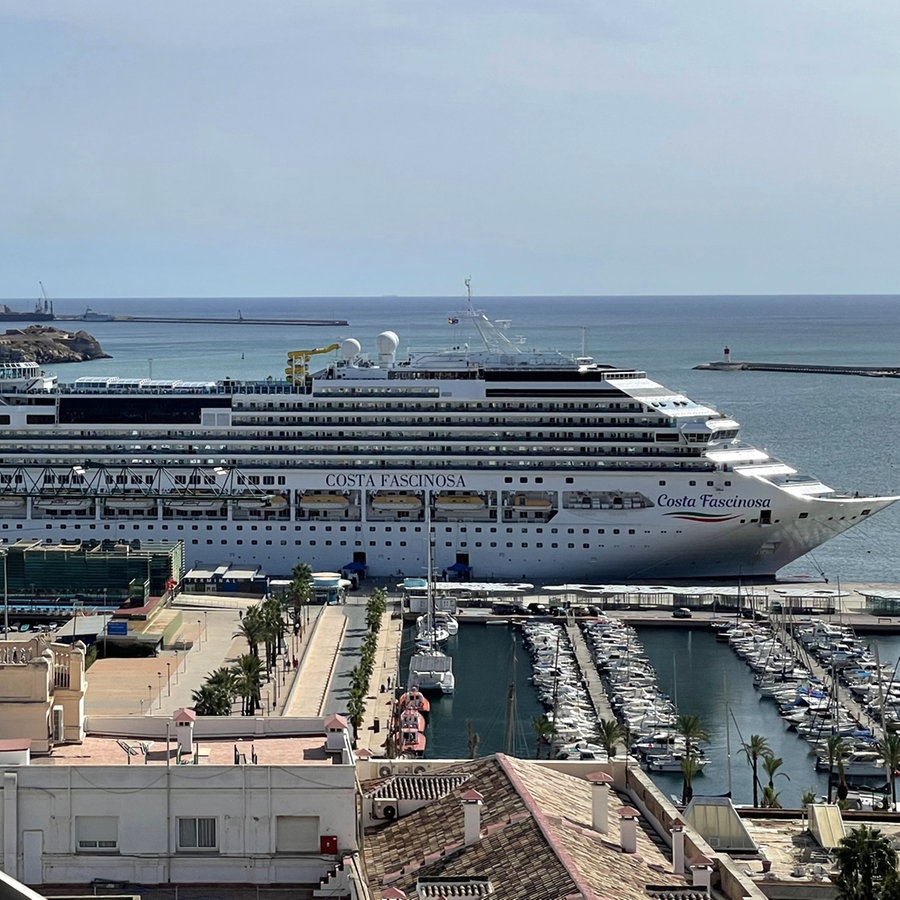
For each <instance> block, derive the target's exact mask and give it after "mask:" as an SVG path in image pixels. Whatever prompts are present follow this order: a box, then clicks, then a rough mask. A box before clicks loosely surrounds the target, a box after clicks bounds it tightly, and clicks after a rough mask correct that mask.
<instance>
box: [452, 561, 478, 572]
mask: <svg viewBox="0 0 900 900" xmlns="http://www.w3.org/2000/svg"><path fill="white" fill-rule="evenodd" d="M447 571H448V572H471V571H472V567H471V566H467V565H466V564H465V563H453V565H452V566H447Z"/></svg>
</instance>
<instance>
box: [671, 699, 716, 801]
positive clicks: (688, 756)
mask: <svg viewBox="0 0 900 900" xmlns="http://www.w3.org/2000/svg"><path fill="white" fill-rule="evenodd" d="M675 730H676V731H677V732H678V733H679V734H680V735H681V736H682V737H683V738H684V759H682V761H681V772H682V774H683V775H684V783H683V785H682V788H681V802H682V803H685V804H687V803H690V800H691V797H693V796H694V776H695V775H696V774H697V773H698V772H699V771H700V765H699V763H698V762H697V757H696V754H695V753H694V748H695V745H696V744H698V743H699V742H700V741H708V740H709V732H708V731H707V730H706V728H705V727H704V725H703V721H702V719H701V718H700V716H695V715H681V716H679V717H678V721H677V723H676V724H675Z"/></svg>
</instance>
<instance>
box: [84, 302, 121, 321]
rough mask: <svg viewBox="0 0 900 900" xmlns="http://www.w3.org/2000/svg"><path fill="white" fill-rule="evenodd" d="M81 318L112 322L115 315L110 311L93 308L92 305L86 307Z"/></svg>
mask: <svg viewBox="0 0 900 900" xmlns="http://www.w3.org/2000/svg"><path fill="white" fill-rule="evenodd" d="M79 318H80V319H81V321H82V322H112V321H114V320H115V316H112V315H110V314H109V313H104V312H97V310H95V309H91V307H90V306H89V307H87V309H85V311H84V312H83V313H82V314H81V315H80V316H79Z"/></svg>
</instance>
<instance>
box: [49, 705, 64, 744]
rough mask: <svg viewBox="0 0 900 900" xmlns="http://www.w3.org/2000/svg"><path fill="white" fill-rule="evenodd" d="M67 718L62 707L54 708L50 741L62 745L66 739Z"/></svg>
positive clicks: (51, 715)
mask: <svg viewBox="0 0 900 900" xmlns="http://www.w3.org/2000/svg"><path fill="white" fill-rule="evenodd" d="M65 735H66V716H65V710H64V709H63V708H62V707H61V706H54V707H53V708H52V709H51V710H50V739H51V740H52V741H53V742H54V743H56V744H60V743H62V742H63V741H64V740H65V739H66V737H65Z"/></svg>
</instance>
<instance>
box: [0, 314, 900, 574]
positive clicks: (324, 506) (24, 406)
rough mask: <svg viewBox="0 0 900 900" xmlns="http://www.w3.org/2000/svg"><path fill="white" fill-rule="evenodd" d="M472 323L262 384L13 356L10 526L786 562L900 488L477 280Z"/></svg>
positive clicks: (230, 551)
mask: <svg viewBox="0 0 900 900" xmlns="http://www.w3.org/2000/svg"><path fill="white" fill-rule="evenodd" d="M450 321H451V323H453V324H458V325H459V327H460V331H459V333H460V334H461V335H462V333H463V331H462V329H463V328H464V327H466V328H467V329H468V331H469V332H470V333H471V338H472V340H471V342H466V343H460V344H458V345H457V346H455V347H452V348H450V349H447V350H445V351H434V352H426V353H417V354H414V355H410V356H407V357H404V358H400V355H399V354H398V352H397V348H398V346H399V338H398V337H397V335H396V334H395V333H394V332H392V331H384V332H383V333H381V334H380V335H378V336H377V338H376V342H375V347H374V353H371V354H368V355H367V354H364V353H363V351H362V347H361V344H360V342H359V341H357V340H356V339H353V338H348V339H345V340H343V341H342V342H340V343H335V344H331V345H330V346H327V347H322V348H320V349H311V350H297V351H293V352H291V353H289V354H288V358H287V367H286V370H285V375H284V377H283V378H281V379H278V380H274V379H269V380H266V381H260V382H241V381H233V380H228V379H225V380H222V381H209V382H205V381H204V382H195V381H161V380H152V379H143V378H142V379H134V380H132V379H123V378H114V377H102V378H97V377H91V378H79V379H77V380H76V381H74V382H72V383H70V384H63V383H59V382H57V380H56V378H55V377H54V376H52V375H50V374H47V373H44V372H43V371H41V369H40V368H39V366H37V365H34V364H31V363H4V364H0V426H2V429H0V540H4V541H10V540H15V539H18V538H30V539H37V540H53V541H58V540H78V539H83V540H86V539H98V538H99V539H116V540H141V539H153V540H160V539H170V540H174V539H181V540H183V541H184V542H185V555H186V559H188V560H190V561H191V562H192V563H194V562H196V563H198V564H219V563H221V562H222V561H223V560H226V561H227V560H228V559H239V560H246V561H251V560H252V561H254V562H257V563H260V564H261V565H262V566H263V567H264V568H265V570H266V571H267V572H268V573H269V574H270V575H279V574H284V573H288V572H290V571H291V569H292V567H293V566H294V565H296V564H297V563H298V562H307V563H309V564H310V565H311V566H312V567H313V568H314V569H327V570H335V571H336V570H342V569H346V568H347V567H348V566H349V567H352V569H353V570H355V571H356V572H360V573H363V574H368V575H371V576H396V575H421V574H422V573H423V572H424V571H425V567H426V553H427V547H428V536H427V534H426V531H427V530H428V528H430V530H431V535H432V540H433V547H434V551H433V552H434V560H433V563H434V571H435V572H441V571H444V572H446V571H448V570H449V571H450V572H453V573H464V574H466V573H468V574H472V575H474V576H475V577H477V578H479V579H494V578H497V579H506V580H510V579H512V580H518V579H521V580H528V581H540V580H541V579H552V580H553V581H554V582H560V581H569V582H587V583H600V582H610V581H616V582H619V581H651V582H653V581H665V582H668V581H672V580H684V579H689V580H700V579H712V578H724V577H730V576H734V577H742V578H753V577H759V578H764V577H771V576H773V575H774V574H775V573H776V572H777V571H778V570H779V569H780V568H781V567H783V566H785V565H786V564H787V563H790V562H791V561H792V560H794V559H796V558H797V557H799V556H801V555H802V554H804V553H806V552H807V551H809V550H811V549H813V548H814V547H817V546H818V545H820V544H822V543H823V542H824V541H826V540H828V539H829V538H832V537H834V536H835V535H837V534H839V533H840V532H842V531H844V530H846V529H848V528H851V527H853V526H854V525H856V524H858V523H859V522H862V521H864V520H865V519H867V518H869V517H870V516H872V515H873V514H874V513H876V512H878V511H879V510H881V509H884V508H885V507H886V506H888V505H889V504H891V503H893V502H894V501H895V500H896V499H897V498H896V497H889V496H882V497H871V496H870V497H863V496H859V495H858V494H855V493H846V492H840V491H836V490H833V489H832V488H830V487H828V486H826V485H825V484H823V483H822V482H821V481H819V480H818V479H816V478H814V477H811V476H809V475H804V474H800V473H799V472H798V471H797V470H795V469H794V468H792V467H791V466H789V465H786V464H784V463H782V462H780V461H778V460H776V459H774V458H771V457H770V456H769V455H768V454H767V453H765V452H763V451H762V450H758V449H756V448H754V447H752V446H749V445H748V444H745V443H743V442H742V441H741V440H740V439H739V437H738V430H739V425H738V423H737V422H736V421H734V420H733V419H731V418H729V417H727V416H725V415H722V414H720V413H719V412H717V411H716V410H715V409H713V408H711V407H709V406H706V405H703V404H699V403H696V402H694V401H693V400H691V399H690V398H689V397H686V396H684V395H683V394H681V393H678V392H676V391H672V390H669V389H667V388H665V387H663V386H662V385H660V384H658V383H656V382H655V381H653V380H651V379H650V378H649V377H648V376H647V374H646V373H644V372H641V371H637V370H634V369H623V368H618V367H614V366H609V365H603V364H601V363H599V362H596V361H595V360H594V359H592V358H589V357H579V358H571V357H567V356H565V355H564V354H560V353H557V352H541V351H536V350H530V349H525V348H524V347H523V346H522V345H521V344H520V343H518V342H514V341H511V340H510V339H508V338H507V337H506V336H505V334H504V329H503V328H496V327H494V325H493V323H491V321H490V320H489V318H488V317H487V316H486V315H485V314H484V313H483V312H481V311H480V310H477V309H475V308H474V306H473V305H472V302H471V297H470V298H469V302H468V304H467V305H466V306H465V308H464V309H463V310H461V311H460V312H458V313H455V314H453V316H451V318H450ZM476 338H477V346H476V340H475V339H476ZM426 523H428V524H427V525H426Z"/></svg>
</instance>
